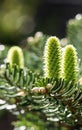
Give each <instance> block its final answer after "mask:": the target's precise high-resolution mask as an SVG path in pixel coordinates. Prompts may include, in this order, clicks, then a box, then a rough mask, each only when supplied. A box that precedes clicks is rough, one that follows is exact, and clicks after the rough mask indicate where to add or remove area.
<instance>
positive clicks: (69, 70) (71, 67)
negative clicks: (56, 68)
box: [63, 45, 78, 83]
mask: <svg viewBox="0 0 82 130" xmlns="http://www.w3.org/2000/svg"><path fill="white" fill-rule="evenodd" d="M77 67H78V65H77V53H76V49H75V48H74V46H72V45H68V46H66V47H65V50H64V53H63V76H64V79H65V80H66V81H67V82H70V81H72V82H74V83H75V82H76V79H77Z"/></svg>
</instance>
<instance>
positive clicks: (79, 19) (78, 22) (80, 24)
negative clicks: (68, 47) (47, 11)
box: [67, 14, 82, 60]
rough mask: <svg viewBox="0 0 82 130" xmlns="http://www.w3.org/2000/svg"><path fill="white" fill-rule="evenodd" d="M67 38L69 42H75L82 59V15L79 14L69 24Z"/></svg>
mask: <svg viewBox="0 0 82 130" xmlns="http://www.w3.org/2000/svg"><path fill="white" fill-rule="evenodd" d="M67 39H68V43H69V44H73V45H74V46H75V47H76V49H77V52H78V55H79V58H80V59H81V60H82V16H81V15H80V14H77V15H76V17H75V18H74V19H71V20H69V22H68V24H67Z"/></svg>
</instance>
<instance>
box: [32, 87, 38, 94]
mask: <svg viewBox="0 0 82 130" xmlns="http://www.w3.org/2000/svg"><path fill="white" fill-rule="evenodd" d="M31 92H32V93H38V92H39V87H34V88H32V90H31Z"/></svg>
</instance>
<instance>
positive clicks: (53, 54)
mask: <svg viewBox="0 0 82 130" xmlns="http://www.w3.org/2000/svg"><path fill="white" fill-rule="evenodd" d="M44 76H45V77H48V78H53V77H55V78H60V77H61V48H60V43H59V40H58V38H57V37H55V36H52V37H50V38H48V40H47V42H46V45H45V49H44Z"/></svg>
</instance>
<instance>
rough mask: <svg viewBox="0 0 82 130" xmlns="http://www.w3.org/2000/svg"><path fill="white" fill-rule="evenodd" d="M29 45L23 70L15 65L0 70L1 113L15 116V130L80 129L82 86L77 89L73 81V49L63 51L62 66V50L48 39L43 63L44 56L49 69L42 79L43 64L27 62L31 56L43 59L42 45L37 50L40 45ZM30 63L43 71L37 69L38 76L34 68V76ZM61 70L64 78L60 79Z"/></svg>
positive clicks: (52, 38) (53, 41) (25, 52)
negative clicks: (18, 129) (39, 50)
mask: <svg viewBox="0 0 82 130" xmlns="http://www.w3.org/2000/svg"><path fill="white" fill-rule="evenodd" d="M33 40H35V37H34V39H33ZM39 40H41V39H39ZM43 41H45V40H43ZM28 43H29V44H27V46H26V49H25V48H23V52H24V56H25V57H24V58H25V61H27V63H26V62H25V63H26V64H25V67H23V68H21V67H20V66H19V65H18V62H15V63H16V64H14V65H12V69H11V64H10V63H6V64H4V66H2V64H1V66H0V110H3V109H7V110H9V111H10V112H12V113H13V114H18V115H17V117H18V119H19V121H18V122H17V123H14V124H15V125H16V127H17V128H18V127H22V126H23V128H26V129H31V128H33V129H35V130H41V129H42V130H45V129H48V130H54V129H56V128H58V129H59V127H62V126H63V127H67V128H68V127H71V129H75V128H77V126H78V127H82V103H81V102H82V86H80V85H79V83H78V81H77V79H78V78H77V77H76V69H77V68H76V64H77V57H76V51H75V48H74V47H73V46H67V47H66V49H65V53H64V66H61V65H62V63H61V62H62V60H61V50H62V48H61V47H60V43H59V40H58V38H56V37H50V38H49V39H48V40H47V43H46V47H45V50H44V51H45V52H44V53H45V55H44V60H46V58H47V56H48V59H49V60H48V59H47V60H46V62H47V64H48V62H49V64H48V66H49V68H47V71H48V69H49V72H48V74H49V76H47V75H46V77H45V76H43V75H42V74H41V70H42V69H44V68H43V67H42V64H41V62H42V61H40V60H39V61H38V62H35V59H34V61H33V60H32V61H31V62H29V61H28V59H27V57H28V54H29V55H30V53H31V52H33V53H34V54H35V55H37V56H38V57H39V56H41V57H40V58H42V51H41V53H40V52H38V49H37V46H38V48H39V49H41V48H43V47H44V44H40V45H41V46H40V45H39V41H38V42H33V41H32V43H31V42H28ZM40 43H41V42H40ZM42 43H43V42H42ZM32 47H33V48H32ZM40 47H41V48H40ZM27 48H28V50H27ZM9 51H10V50H9ZM8 53H9V52H8ZM12 53H13V52H12ZM10 54H11V53H10ZM17 54H18V53H17ZM10 56H12V55H10ZM17 56H18V55H16V58H17ZM30 57H31V55H30ZM19 60H21V59H19ZM10 61H11V60H10ZM66 61H67V62H66ZM32 62H35V63H36V65H37V63H38V64H41V67H42V68H40V66H38V70H39V71H38V72H40V73H39V74H37V68H36V65H35V66H34V68H32V69H33V70H35V71H34V72H33V71H31V70H30V69H28V68H29V67H28V64H30V65H31V63H32ZM46 62H45V63H46ZM11 63H12V62H11ZM12 64H13V63H12ZM32 65H33V64H32ZM32 65H31V67H32ZM68 65H69V66H68ZM63 67H64V69H65V70H64V73H66V76H65V77H62V78H60V75H61V73H60V72H61V69H63ZM67 67H68V68H69V69H68V68H67ZM66 68H67V69H66ZM53 71H54V72H53ZM68 71H69V72H68ZM45 73H46V71H45ZM68 73H69V74H68ZM67 74H68V75H67ZM70 77H71V78H72V79H73V80H71V78H70ZM66 80H68V82H67V81H66ZM73 81H74V82H73ZM75 81H76V82H75ZM58 126H59V127H58Z"/></svg>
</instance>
